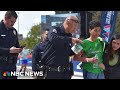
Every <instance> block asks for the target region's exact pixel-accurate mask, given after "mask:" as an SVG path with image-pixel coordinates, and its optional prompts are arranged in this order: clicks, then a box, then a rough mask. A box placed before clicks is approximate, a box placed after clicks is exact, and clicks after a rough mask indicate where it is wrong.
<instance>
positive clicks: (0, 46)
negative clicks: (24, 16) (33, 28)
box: [0, 21, 20, 56]
mask: <svg viewBox="0 0 120 90" xmlns="http://www.w3.org/2000/svg"><path fill="white" fill-rule="evenodd" d="M13 46H14V47H17V48H18V47H20V46H19V42H18V37H17V31H16V29H15V28H9V29H7V28H6V27H5V25H4V23H3V21H1V22H0V56H9V55H10V48H11V47H13Z"/></svg>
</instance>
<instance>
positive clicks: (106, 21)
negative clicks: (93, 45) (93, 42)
mask: <svg viewBox="0 0 120 90" xmlns="http://www.w3.org/2000/svg"><path fill="white" fill-rule="evenodd" d="M116 18H117V11H102V14H101V25H102V31H101V37H102V38H103V40H105V41H107V42H110V40H111V38H112V35H113V33H114V31H115V24H116Z"/></svg>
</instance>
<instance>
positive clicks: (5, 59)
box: [0, 56, 9, 61]
mask: <svg viewBox="0 0 120 90" xmlns="http://www.w3.org/2000/svg"><path fill="white" fill-rule="evenodd" d="M8 59H9V58H8V57H5V56H0V61H1V60H2V61H7V60H8Z"/></svg>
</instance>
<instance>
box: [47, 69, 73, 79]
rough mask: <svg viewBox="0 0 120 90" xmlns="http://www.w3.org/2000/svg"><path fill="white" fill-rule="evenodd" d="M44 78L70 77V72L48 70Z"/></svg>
mask: <svg viewBox="0 0 120 90" xmlns="http://www.w3.org/2000/svg"><path fill="white" fill-rule="evenodd" d="M45 79H71V73H70V72H69V71H67V72H56V71H48V72H47V75H46V78H45Z"/></svg>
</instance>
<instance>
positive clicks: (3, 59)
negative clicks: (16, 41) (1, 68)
mask: <svg viewBox="0 0 120 90" xmlns="http://www.w3.org/2000/svg"><path fill="white" fill-rule="evenodd" d="M15 58H16V57H14V56H13V57H12V56H10V57H9V56H0V61H6V62H7V61H9V60H14V59H15Z"/></svg>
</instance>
